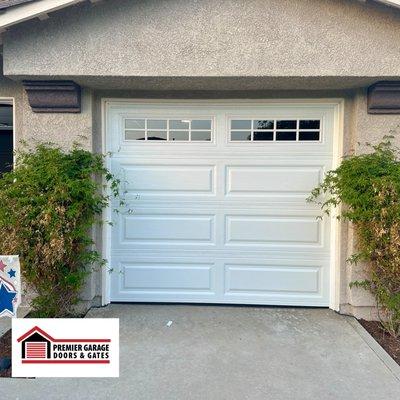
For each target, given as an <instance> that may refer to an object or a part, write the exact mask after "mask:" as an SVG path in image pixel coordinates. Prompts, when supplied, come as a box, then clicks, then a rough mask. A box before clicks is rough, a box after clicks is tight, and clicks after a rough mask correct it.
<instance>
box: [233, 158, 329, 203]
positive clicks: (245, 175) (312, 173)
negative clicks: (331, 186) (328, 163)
mask: <svg viewBox="0 0 400 400" xmlns="http://www.w3.org/2000/svg"><path fill="white" fill-rule="evenodd" d="M323 169H324V167H323V166H309V167H308V166H300V165H290V166H285V167H284V166H274V165H268V166H265V165H264V166H261V165H253V166H244V165H242V166H238V165H236V166H227V167H226V194H227V195H228V196H271V195H282V194H285V195H299V194H301V195H309V193H310V191H311V190H312V189H313V188H314V187H316V186H317V185H318V184H319V183H320V181H321V177H322V176H323Z"/></svg>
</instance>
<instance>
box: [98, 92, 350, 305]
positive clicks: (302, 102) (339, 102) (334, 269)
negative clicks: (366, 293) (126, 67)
mask: <svg viewBox="0 0 400 400" xmlns="http://www.w3.org/2000/svg"><path fill="white" fill-rule="evenodd" d="M128 105H138V106H139V105H140V106H154V107H160V108H162V107H163V106H171V105H174V106H179V107H181V108H182V109H185V108H186V107H187V108H191V107H194V106H196V105H201V106H205V105H207V106H215V107H219V106H240V109H241V110H244V111H245V110H250V109H251V108H252V107H254V106H264V107H268V108H271V109H275V110H278V109H279V108H285V109H289V108H295V109H296V110H299V109H305V110H306V109H307V108H309V107H318V106H320V107H330V108H331V109H332V111H333V113H334V124H333V139H332V140H333V161H332V168H335V167H336V166H337V165H339V163H340V159H341V157H342V154H343V150H342V142H343V114H344V112H343V110H344V100H343V99H336V98H334V99H332V98H331V99H329V98H328V99H312V100H311V99H295V100H275V99H274V100H248V99H246V100H243V99H240V100H212V101H211V100H195V101H193V100H169V99H168V100H165V99H162V100H160V99H154V100H149V99H114V98H103V99H102V100H101V117H102V150H103V152H104V153H106V152H107V151H109V149H108V148H107V144H106V143H107V136H106V135H107V130H108V127H107V120H108V112H109V110H110V109H112V108H114V107H121V106H128ZM212 144H213V143H208V145H212ZM276 144H277V145H279V143H276ZM261 147H262V146H261ZM106 162H107V166H108V167H109V168H110V167H111V159H110V157H107V161H106ZM106 194H109V193H106ZM111 217H112V210H111V207H108V208H107V209H105V210H104V213H103V219H104V220H111ZM330 226H331V228H330V230H331V234H330V246H331V253H330V277H329V278H330V279H329V285H330V297H329V307H330V308H332V309H334V310H338V308H339V287H340V285H339V282H340V261H341V260H340V229H339V222H338V221H337V219H336V218H334V216H332V217H331V221H330ZM102 256H103V258H105V259H106V260H109V259H110V256H111V226H109V225H108V224H104V225H103V229H102ZM110 286H111V285H110V271H109V267H108V265H106V266H105V267H104V268H103V270H102V304H103V305H105V304H108V303H110V291H111V288H110ZM198 301H199V302H201V301H202V300H201V297H200V298H199V300H198Z"/></svg>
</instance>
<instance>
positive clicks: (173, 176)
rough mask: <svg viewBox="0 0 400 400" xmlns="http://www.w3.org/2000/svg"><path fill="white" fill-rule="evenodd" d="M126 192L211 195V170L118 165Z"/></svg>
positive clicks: (197, 167) (212, 171)
mask: <svg viewBox="0 0 400 400" xmlns="http://www.w3.org/2000/svg"><path fill="white" fill-rule="evenodd" d="M121 167H122V169H123V171H124V175H125V181H126V186H125V187H126V190H128V191H134V192H135V193H141V192H143V193H148V194H153V195H156V194H159V195H172V194H187V195H193V194H207V193H209V194H212V193H213V191H214V189H213V181H214V179H215V178H214V170H215V168H214V166H211V165H202V166H192V165H124V164H122V165H121Z"/></svg>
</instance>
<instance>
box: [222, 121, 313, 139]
mask: <svg viewBox="0 0 400 400" xmlns="http://www.w3.org/2000/svg"><path fill="white" fill-rule="evenodd" d="M320 129H321V121H320V120H316V119H312V120H311V119H285V120H270V119H266V120H261V119H255V120H250V119H248V120H247V119H246V120H244V119H232V120H231V123H230V140H231V141H233V142H245V141H250V142H254V141H270V142H273V141H275V142H280V141H291V142H305V141H314V142H318V141H320V138H321V130H320Z"/></svg>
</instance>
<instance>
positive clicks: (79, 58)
mask: <svg viewBox="0 0 400 400" xmlns="http://www.w3.org/2000/svg"><path fill="white" fill-rule="evenodd" d="M399 50H400V11H398V10H396V9H394V8H389V7H384V6H378V5H376V4H375V5H372V4H368V3H365V2H357V1H351V0H335V1H332V0H299V1H292V0H280V1H276V0H222V1H214V0H203V1H196V0H166V1H159V0H147V1H142V0H112V1H103V2H100V3H98V4H96V5H95V6H93V5H90V4H89V3H86V4H84V5H79V6H75V7H70V8H68V9H66V10H61V11H59V12H57V13H52V14H51V17H50V18H49V19H48V20H45V21H37V20H32V21H29V22H26V23H23V24H20V25H18V26H16V27H13V28H12V29H10V31H7V32H6V34H5V39H4V59H5V63H4V66H5V73H6V75H9V76H14V77H23V76H29V77H34V76H36V77H44V76H46V75H51V76H53V77H73V76H74V77H75V80H77V81H78V82H81V83H85V84H87V85H90V86H91V87H107V86H108V87H107V88H114V89H117V88H132V89H133V88H136V89H138V88H142V89H148V88H149V84H150V85H152V87H153V88H157V89H177V88H181V89H195V88H197V89H208V88H210V87H213V88H215V89H234V88H235V84H236V88H237V89H255V88H258V89H260V88H265V89H268V88H269V89H271V88H276V89H283V88H286V89H290V88H292V89H293V88H304V89H306V88H310V87H313V86H315V88H319V89H327V88H335V87H336V88H340V87H353V88H354V87H357V86H361V85H364V86H365V85H367V84H368V83H369V82H372V81H374V80H376V79H377V78H379V79H382V78H383V77H387V78H395V77H400V63H399V62H398V56H399ZM84 77H85V78H86V79H83V78H84ZM104 77H107V79H104ZM158 77H169V78H170V80H169V81H168V82H169V83H168V85H169V87H168V88H167V87H165V86H164V88H162V87H160V82H159V81H158V80H157V78H158ZM199 77H208V78H210V79H212V78H213V77H218V79H216V80H214V83H213V82H212V81H210V80H208V81H207V80H203V81H201V80H199V79H198V78H199ZM220 77H225V80H224V79H221V78H220ZM236 77H242V78H243V79H241V80H238V79H236ZM255 77H256V78H257V79H254V78H255ZM304 77H308V78H309V79H308V80H305V79H304ZM338 77H340V78H341V79H338ZM193 78H196V80H193ZM191 83H192V84H196V85H197V86H196V87H191V88H190V87H189V86H190V84H191ZM212 83H213V85H212V86H211V84H212ZM146 84H147V86H146ZM157 85H158V87H157ZM179 85H180V86H179ZM205 85H208V87H207V86H205ZM215 85H219V86H215Z"/></svg>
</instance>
